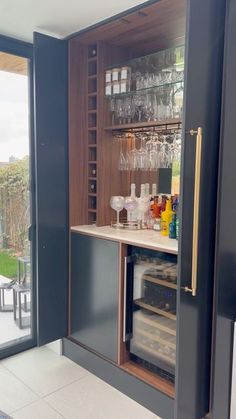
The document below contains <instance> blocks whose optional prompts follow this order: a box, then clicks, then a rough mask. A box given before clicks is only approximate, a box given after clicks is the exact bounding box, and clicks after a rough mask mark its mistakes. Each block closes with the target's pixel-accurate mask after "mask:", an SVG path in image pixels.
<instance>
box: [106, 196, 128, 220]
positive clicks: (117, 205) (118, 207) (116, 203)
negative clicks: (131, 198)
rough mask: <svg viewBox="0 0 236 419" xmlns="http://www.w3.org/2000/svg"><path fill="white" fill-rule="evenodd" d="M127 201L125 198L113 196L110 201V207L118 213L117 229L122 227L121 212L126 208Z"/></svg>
mask: <svg viewBox="0 0 236 419" xmlns="http://www.w3.org/2000/svg"><path fill="white" fill-rule="evenodd" d="M124 203H125V199H124V197H123V196H112V197H111V199H110V206H111V208H112V209H113V210H115V211H116V227H122V224H120V211H122V210H123V208H124Z"/></svg>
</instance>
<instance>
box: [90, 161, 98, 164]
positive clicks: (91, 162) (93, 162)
mask: <svg viewBox="0 0 236 419" xmlns="http://www.w3.org/2000/svg"><path fill="white" fill-rule="evenodd" d="M88 164H97V160H89V161H88Z"/></svg>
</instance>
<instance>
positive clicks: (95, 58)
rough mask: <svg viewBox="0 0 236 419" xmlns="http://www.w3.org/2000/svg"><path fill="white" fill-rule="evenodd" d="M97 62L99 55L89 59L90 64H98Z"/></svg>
mask: <svg viewBox="0 0 236 419" xmlns="http://www.w3.org/2000/svg"><path fill="white" fill-rule="evenodd" d="M96 61H97V55H95V56H94V57H89V58H88V62H89V63H93V62H96Z"/></svg>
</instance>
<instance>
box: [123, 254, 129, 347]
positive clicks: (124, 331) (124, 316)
mask: <svg viewBox="0 0 236 419" xmlns="http://www.w3.org/2000/svg"><path fill="white" fill-rule="evenodd" d="M127 262H128V257H127V256H125V257H124V300H123V342H126V303H127V302H126V297H127Z"/></svg>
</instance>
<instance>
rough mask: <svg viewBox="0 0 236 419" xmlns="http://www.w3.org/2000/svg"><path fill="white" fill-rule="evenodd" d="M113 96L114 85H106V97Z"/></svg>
mask: <svg viewBox="0 0 236 419" xmlns="http://www.w3.org/2000/svg"><path fill="white" fill-rule="evenodd" d="M111 94H112V83H106V85H105V95H106V96H111Z"/></svg>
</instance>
